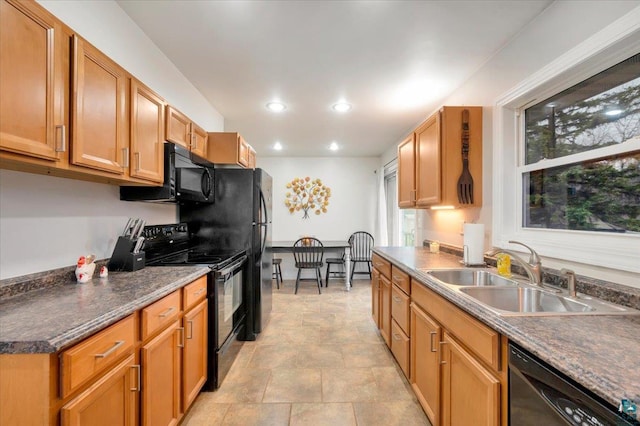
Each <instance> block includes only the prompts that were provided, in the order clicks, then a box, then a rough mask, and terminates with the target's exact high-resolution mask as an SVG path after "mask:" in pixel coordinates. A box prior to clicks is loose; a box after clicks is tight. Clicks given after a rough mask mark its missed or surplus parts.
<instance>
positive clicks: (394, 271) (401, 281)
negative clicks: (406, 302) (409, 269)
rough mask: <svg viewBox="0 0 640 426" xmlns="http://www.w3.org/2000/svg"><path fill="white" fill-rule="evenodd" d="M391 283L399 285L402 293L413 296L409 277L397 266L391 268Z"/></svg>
mask: <svg viewBox="0 0 640 426" xmlns="http://www.w3.org/2000/svg"><path fill="white" fill-rule="evenodd" d="M391 282H392V283H394V284H395V285H397V286H398V287H399V288H400V289H402V291H404V292H405V293H407V294H411V284H410V283H409V275H407V274H405V273H404V272H402V271H401V270H400V269H398V268H397V267H395V266H393V265H392V266H391Z"/></svg>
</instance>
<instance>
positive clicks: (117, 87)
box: [71, 35, 129, 175]
mask: <svg viewBox="0 0 640 426" xmlns="http://www.w3.org/2000/svg"><path fill="white" fill-rule="evenodd" d="M73 42H74V44H73V45H74V50H73V85H74V96H73V98H72V111H73V115H72V118H73V123H72V124H73V135H72V146H71V162H72V163H73V164H75V165H79V166H85V167H89V168H92V169H98V170H102V171H106V172H110V173H114V174H118V175H122V174H124V171H125V168H128V160H129V155H128V142H127V140H126V137H127V135H126V132H125V125H126V123H127V122H126V119H125V108H126V105H125V103H126V96H127V92H126V89H127V76H126V73H125V71H124V70H123V69H122V68H120V67H119V66H118V65H117V64H116V63H115V62H113V61H112V60H111V59H109V58H108V57H107V56H105V55H104V54H103V53H101V52H100V51H99V50H98V49H96V48H95V47H93V46H91V45H90V44H89V43H87V42H86V41H84V40H82V39H81V38H79V37H78V36H76V35H74V36H73Z"/></svg>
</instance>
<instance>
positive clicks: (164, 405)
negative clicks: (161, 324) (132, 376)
mask: <svg viewBox="0 0 640 426" xmlns="http://www.w3.org/2000/svg"><path fill="white" fill-rule="evenodd" d="M179 325H180V322H179V321H175V322H173V323H172V324H171V325H169V326H168V327H167V328H166V329H165V330H164V331H163V332H162V333H160V334H159V335H158V336H157V337H155V338H153V339H152V340H151V341H150V342H149V343H147V344H146V345H144V346H143V347H142V348H141V350H140V355H141V359H142V424H143V425H149V426H161V425H175V424H178V420H179V419H180V378H181V372H180V370H181V359H180V352H181V351H180V347H182V346H184V344H183V339H184V329H183V328H182V327H179Z"/></svg>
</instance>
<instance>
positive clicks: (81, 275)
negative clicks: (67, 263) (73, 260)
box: [76, 254, 96, 283]
mask: <svg viewBox="0 0 640 426" xmlns="http://www.w3.org/2000/svg"><path fill="white" fill-rule="evenodd" d="M95 259H96V256H95V255H93V254H92V255H89V256H87V257H85V256H80V257H79V258H78V263H77V264H76V279H77V280H78V282H79V283H86V282H87V281H89V280H90V279H91V278H93V272H94V271H95V270H96V264H95V263H94V262H93V261H94V260H95Z"/></svg>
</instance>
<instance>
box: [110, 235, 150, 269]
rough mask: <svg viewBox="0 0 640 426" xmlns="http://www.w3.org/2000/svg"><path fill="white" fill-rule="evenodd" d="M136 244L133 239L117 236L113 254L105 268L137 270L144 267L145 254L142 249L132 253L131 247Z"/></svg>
mask: <svg viewBox="0 0 640 426" xmlns="http://www.w3.org/2000/svg"><path fill="white" fill-rule="evenodd" d="M135 245H136V242H135V241H132V240H130V239H129V238H126V237H118V241H117V242H116V246H115V248H114V249H113V254H112V255H111V259H109V263H108V264H107V268H109V270H110V271H127V272H132V271H137V270H139V269H142V268H144V264H145V254H144V251H139V252H138V253H133V248H134V246H135Z"/></svg>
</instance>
